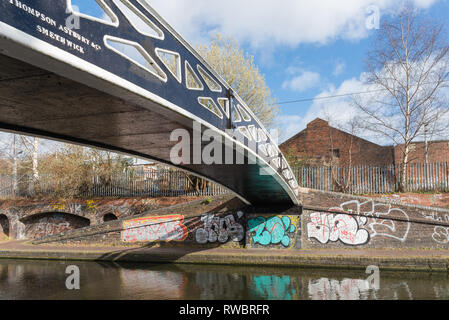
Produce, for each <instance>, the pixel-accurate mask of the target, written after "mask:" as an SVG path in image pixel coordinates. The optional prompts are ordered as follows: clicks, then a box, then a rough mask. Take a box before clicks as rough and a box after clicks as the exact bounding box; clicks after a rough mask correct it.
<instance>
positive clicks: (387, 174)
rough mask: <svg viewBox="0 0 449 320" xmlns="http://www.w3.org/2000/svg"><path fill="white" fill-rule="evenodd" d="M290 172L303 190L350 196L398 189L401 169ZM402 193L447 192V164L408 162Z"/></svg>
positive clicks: (360, 168)
mask: <svg viewBox="0 0 449 320" xmlns="http://www.w3.org/2000/svg"><path fill="white" fill-rule="evenodd" d="M293 171H294V172H295V174H296V177H297V179H298V183H299V185H300V186H301V187H303V188H310V189H317V190H322V191H333V192H345V193H350V194H376V193H378V194H382V193H392V192H397V191H398V190H399V182H400V176H401V171H402V170H401V168H400V166H394V165H390V166H353V167H329V166H328V167H297V168H294V169H293ZM404 189H405V191H408V192H424V191H441V192H449V162H440V163H430V164H426V163H410V164H408V165H407V166H406V170H405V185H404Z"/></svg>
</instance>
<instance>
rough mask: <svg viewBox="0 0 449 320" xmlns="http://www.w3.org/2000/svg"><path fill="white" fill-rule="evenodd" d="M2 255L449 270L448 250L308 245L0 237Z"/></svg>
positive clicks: (204, 263)
mask: <svg viewBox="0 0 449 320" xmlns="http://www.w3.org/2000/svg"><path fill="white" fill-rule="evenodd" d="M0 246H1V249H0V259H25V260H60V261H97V262H98V261H107V262H135V263H172V264H198V265H232V266H261V267H290V268H313V269H320V268H326V269H334V268H335V269H354V270H366V268H367V267H368V266H370V265H375V266H378V267H379V268H380V269H381V270H389V271H424V272H448V271H449V250H441V249H440V250H435V249H429V250H422V249H421V250H411V249H353V250H348V249H332V250H329V249H306V250H294V249H293V250H264V249H252V250H251V249H250V250H241V249H232V248H207V249H199V248H181V247H150V246H144V247H114V246H111V247H107V246H74V245H33V244H31V243H29V242H24V241H9V242H2V243H0Z"/></svg>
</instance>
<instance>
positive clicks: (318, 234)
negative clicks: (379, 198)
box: [307, 212, 369, 246]
mask: <svg viewBox="0 0 449 320" xmlns="http://www.w3.org/2000/svg"><path fill="white" fill-rule="evenodd" d="M310 220H311V222H310V223H308V224H307V233H308V237H309V238H315V239H317V240H318V241H319V242H321V243H323V244H326V243H328V242H329V241H331V242H337V241H338V240H340V241H341V242H343V243H344V244H348V245H354V246H357V245H363V244H366V243H368V241H369V233H368V231H366V230H365V229H360V227H359V226H363V225H364V224H365V223H366V218H363V217H361V218H360V219H355V218H354V217H352V216H349V215H346V214H338V215H335V214H329V213H320V212H314V213H312V214H311V215H310Z"/></svg>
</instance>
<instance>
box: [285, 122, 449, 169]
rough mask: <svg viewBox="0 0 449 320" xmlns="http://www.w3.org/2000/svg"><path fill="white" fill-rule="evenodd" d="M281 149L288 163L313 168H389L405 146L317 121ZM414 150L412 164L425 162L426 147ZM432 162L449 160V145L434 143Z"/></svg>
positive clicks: (419, 144) (418, 147)
mask: <svg viewBox="0 0 449 320" xmlns="http://www.w3.org/2000/svg"><path fill="white" fill-rule="evenodd" d="M280 149H281V151H282V152H283V153H284V154H285V155H286V156H287V158H289V160H292V158H296V160H300V161H301V160H302V161H303V162H306V163H307V164H308V165H312V166H330V165H334V166H348V165H350V164H352V165H353V166H357V165H370V166H376V165H378V166H386V165H391V164H393V163H396V164H399V163H401V157H402V155H401V153H402V150H403V146H397V147H393V146H380V145H378V144H375V143H372V142H370V141H367V140H365V139H362V138H359V137H357V136H355V135H352V134H349V133H347V132H344V131H342V130H339V129H336V128H333V127H331V126H329V123H328V122H327V121H324V120H322V119H319V118H318V119H315V120H314V121H312V122H310V123H309V124H308V125H307V128H306V129H304V130H303V131H301V132H300V133H298V134H297V135H295V136H294V137H292V138H290V139H289V140H287V141H285V142H284V143H283V144H281V146H280ZM412 149H413V151H412V153H411V155H410V159H411V160H412V162H421V163H422V162H424V161H425V151H424V150H425V144H424V143H423V142H417V143H414V144H413V146H412ZM429 161H430V162H447V161H449V142H448V141H435V142H432V143H431V144H430V148H429Z"/></svg>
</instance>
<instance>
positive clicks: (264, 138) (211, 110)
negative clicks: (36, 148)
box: [0, 0, 298, 204]
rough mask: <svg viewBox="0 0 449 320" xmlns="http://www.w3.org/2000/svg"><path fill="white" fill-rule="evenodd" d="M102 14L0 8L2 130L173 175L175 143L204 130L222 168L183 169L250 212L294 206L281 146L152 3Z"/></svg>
mask: <svg viewBox="0 0 449 320" xmlns="http://www.w3.org/2000/svg"><path fill="white" fill-rule="evenodd" d="M97 3H98V4H99V5H100V6H101V7H102V8H103V10H104V11H105V13H106V14H107V15H108V16H109V17H110V21H109V22H108V21H102V20H99V19H96V18H94V17H90V16H87V15H85V14H80V13H76V12H74V11H73V9H72V5H71V1H70V0H40V1H31V0H21V1H16V0H13V1H12V0H2V1H1V2H0V98H1V101H0V127H1V128H2V129H4V130H9V131H14V132H21V133H27V134H31V135H36V136H42V137H46V138H50V139H57V140H61V141H70V142H75V143H79V144H83V145H88V146H96V147H100V148H104V149H108V150H114V151H117V152H122V153H125V154H130V155H135V156H138V157H142V158H147V159H154V160H157V161H161V162H164V163H167V164H169V165H173V163H172V162H171V159H170V150H172V148H173V146H174V145H175V144H176V143H177V142H175V141H171V139H170V134H171V132H172V131H173V130H176V129H179V128H183V129H185V130H187V132H189V133H190V134H191V136H192V137H193V136H194V131H195V130H194V124H193V123H194V122H196V123H199V124H201V128H202V129H201V130H202V131H204V130H206V129H212V130H213V131H214V132H215V133H217V134H219V135H220V136H221V137H222V138H223V139H224V141H225V143H224V145H223V147H222V150H223V161H222V163H223V164H209V165H207V164H203V163H198V164H192V163H193V161H191V162H190V163H182V164H180V165H178V167H180V168H181V169H184V170H186V171H189V172H192V173H195V174H198V175H200V176H202V177H204V178H206V179H208V180H211V181H213V182H217V183H219V184H222V185H224V186H225V187H227V188H229V189H230V190H232V191H234V192H235V193H236V194H238V195H239V196H240V197H241V198H242V199H245V200H246V201H247V202H249V203H253V204H261V203H292V204H298V200H297V187H298V184H297V182H296V180H295V177H294V174H293V172H292V170H291V168H290V167H289V165H288V163H287V161H286V160H285V158H284V156H283V155H282V153H281V152H280V150H279V148H278V147H277V145H276V143H275V141H274V140H273V138H272V137H271V136H270V134H269V133H268V131H267V130H266V129H265V128H264V127H263V125H262V124H261V123H260V121H259V120H258V119H257V117H256V116H255V115H254V114H253V113H252V112H251V110H250V109H249V108H248V106H247V105H246V104H245V103H244V101H243V100H242V99H241V98H240V97H239V96H238V95H237V94H235V93H234V92H233V91H232V89H231V88H230V87H229V85H228V84H227V83H226V82H225V81H224V80H223V79H221V77H220V76H219V75H217V74H216V73H215V72H214V70H213V69H212V68H211V67H210V66H209V65H208V64H207V63H206V62H205V61H204V60H203V59H202V58H201V57H200V56H199V55H198V54H197V53H196V52H195V50H193V49H192V48H191V47H190V45H189V44H188V43H187V42H186V41H185V40H183V39H182V37H181V36H180V35H179V34H177V33H176V32H175V31H174V30H173V29H172V28H171V27H170V26H169V25H168V24H167V23H166V22H165V21H164V20H163V19H162V18H161V17H160V16H159V15H158V14H157V13H156V12H155V11H154V10H153V9H152V8H151V7H150V6H149V5H148V3H147V2H146V1H144V0H97ZM73 18H76V19H78V20H79V23H80V25H79V26H80V28H79V29H71V28H68V27H67V21H71V20H70V19H73ZM144 25H145V28H144V27H143V26H144ZM151 31H153V32H151ZM187 75H189V76H190V77H188V76H187ZM229 129H231V130H233V135H230V134H229V133H228V132H227V131H226V130H229ZM195 132H196V131H195ZM205 145H207V143H206V142H203V145H202V147H204V146H205ZM229 151H232V154H233V157H232V159H233V160H234V161H231V162H230V164H224V163H227V161H226V160H225V159H224V157H225V155H226V154H228V152H229ZM239 153H241V154H242V155H243V157H244V159H245V162H244V164H235V158H236V157H237V154H239ZM192 157H193V156H192ZM228 160H229V159H228ZM231 163H232V164H231Z"/></svg>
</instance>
